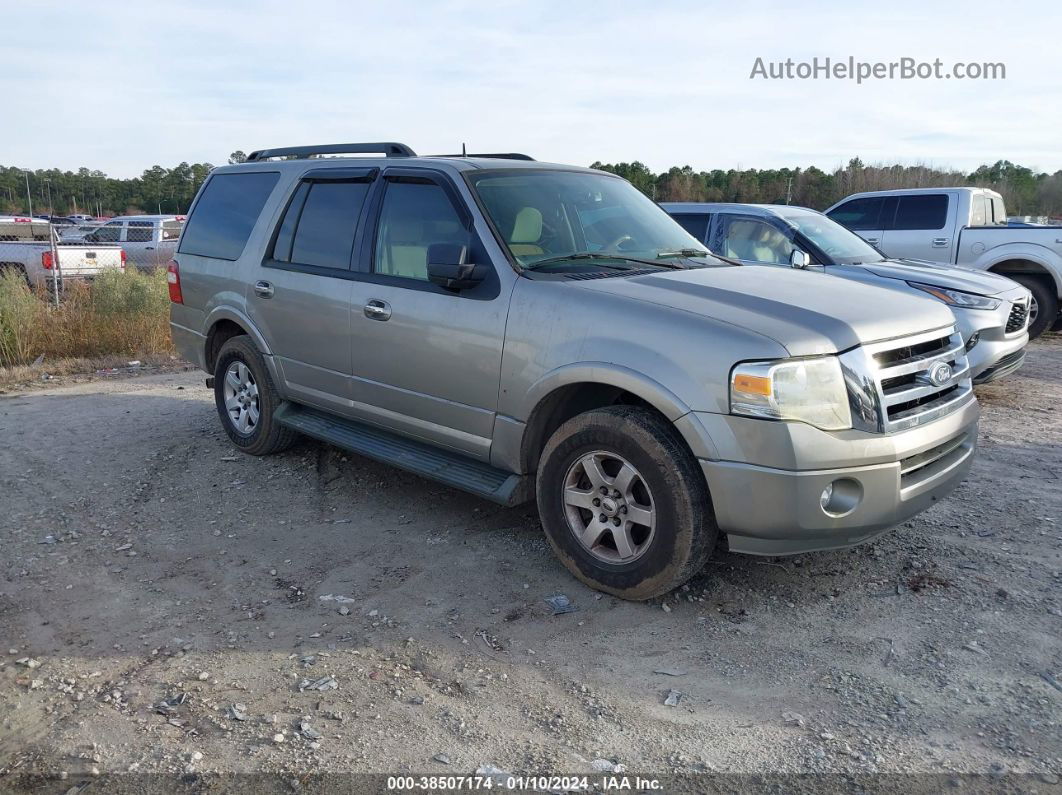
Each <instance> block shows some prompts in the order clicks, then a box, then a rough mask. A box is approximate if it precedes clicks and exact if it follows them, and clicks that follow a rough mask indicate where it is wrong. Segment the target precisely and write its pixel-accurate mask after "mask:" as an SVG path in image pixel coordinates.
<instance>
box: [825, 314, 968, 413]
mask: <svg viewBox="0 0 1062 795" xmlns="http://www.w3.org/2000/svg"><path fill="white" fill-rule="evenodd" d="M942 365H947V366H948V369H949V370H950V372H947V371H945V370H944V368H943V367H942ZM841 367H842V369H843V371H844V374H845V381H846V383H847V385H848V394H849V403H850V405H851V408H852V422H853V427H855V428H858V429H860V430H866V431H871V432H874V433H894V432H896V431H903V430H907V429H908V428H914V427H916V426H918V425H924V424H925V423H927V422H932V421H933V420H935V419H937V418H939V417H942V416H944V415H945V414H950V413H951V412H952V411H955V410H956V409H958V408H960V407H961V406H963V405H965V404H966V403H967V402H969V401H971V400H973V386H972V384H971V383H970V367H969V364H968V363H967V361H966V351H965V348H964V346H963V341H962V337H961V336H960V335H959V333H958V332H957V331H956V330H955V329H954V328H950V329H941V330H939V331H931V332H927V333H925V334H917V335H915V336H911V337H903V338H900V339H895V340H888V341H886V342H877V343H873V344H871V345H864V346H862V347H859V348H855V349H853V350H850V351H848V352H847V353H844V354H842V355H841ZM936 371H939V372H936ZM934 373H935V374H936V376H937V380H936V381H935V380H934V378H933V375H934ZM945 376H946V377H945Z"/></svg>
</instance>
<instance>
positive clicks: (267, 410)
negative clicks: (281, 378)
mask: <svg viewBox="0 0 1062 795" xmlns="http://www.w3.org/2000/svg"><path fill="white" fill-rule="evenodd" d="M280 402H281V400H280V396H279V395H278V394H277V390H276V387H274V386H273V379H272V378H270V377H269V371H268V370H267V369H266V366H265V362H264V361H263V360H262V354H260V353H259V352H258V349H257V348H256V347H255V346H254V343H253V342H251V339H250V337H247V336H245V335H241V336H238V337H232V338H231V339H229V340H227V341H226V342H225V344H224V345H222V346H221V351H220V352H219V353H218V358H217V361H216V362H215V363H214V403H215V404H216V405H217V408H218V416H220V417H221V424H222V426H223V427H224V428H225V433H227V434H228V435H229V439H231V440H232V443H233V444H234V445H236V446H237V447H238V448H240V450H242V451H243V452H245V453H248V454H250V455H270V454H271V453H279V452H280V451H282V450H286V449H287V448H288V447H291V445H292V444H293V443H294V442H295V440H296V439H298V437H299V435H298V434H297V433H296V432H295V431H293V430H291V429H290V428H285V427H284V426H282V425H280V424H279V423H278V422H277V421H276V419H275V418H274V414H275V413H276V410H277V407H278V406H279V405H280Z"/></svg>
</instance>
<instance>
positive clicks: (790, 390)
mask: <svg viewBox="0 0 1062 795" xmlns="http://www.w3.org/2000/svg"><path fill="white" fill-rule="evenodd" d="M730 411H731V413H733V414H744V415H746V416H749V417H764V418H767V419H775V420H798V421H799V422H806V423H807V424H808V425H814V426H815V427H816V428H821V429H822V430H824V431H843V430H846V429H848V428H851V427H852V412H851V410H850V409H849V407H848V390H847V389H846V388H845V384H844V376H843V375H842V374H841V363H840V361H838V359H837V357H836V356H818V357H815V358H811V359H782V360H779V361H774V362H748V363H746V364H739V365H737V366H736V367H735V368H734V369H733V371H732V372H731V373H730Z"/></svg>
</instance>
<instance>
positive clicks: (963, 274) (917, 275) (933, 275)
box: [830, 259, 1018, 295]
mask: <svg viewBox="0 0 1062 795" xmlns="http://www.w3.org/2000/svg"><path fill="white" fill-rule="evenodd" d="M830 267H858V268H865V269H866V270H868V271H870V272H871V273H873V274H876V275H877V276H881V277H883V278H885V279H903V280H904V281H908V282H920V283H922V284H934V285H937V286H938V287H948V288H950V289H952V290H962V291H963V292H967V293H977V294H979V295H999V294H1000V293H1005V292H1009V291H1010V290H1013V289H1014V288H1015V287H1017V286H1018V285H1017V282H1014V281H1012V280H1010V279H1008V278H1007V277H1006V276H1000V275H998V274H996V273H986V272H985V271H978V270H974V269H973V268H958V267H956V266H954V265H943V264H941V263H939V262H925V261H924V260H914V259H901V260H894V259H893V260H888V259H887V260H883V261H882V262H871V263H869V264H867V265H855V266H846V265H841V266H830Z"/></svg>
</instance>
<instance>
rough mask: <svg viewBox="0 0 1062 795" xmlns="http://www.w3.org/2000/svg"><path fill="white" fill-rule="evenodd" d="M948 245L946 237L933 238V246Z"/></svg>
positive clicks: (942, 246) (941, 246)
mask: <svg viewBox="0 0 1062 795" xmlns="http://www.w3.org/2000/svg"><path fill="white" fill-rule="evenodd" d="M947 245H948V239H947V238H946V237H935V238H933V248H945V247H946V246H947Z"/></svg>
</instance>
